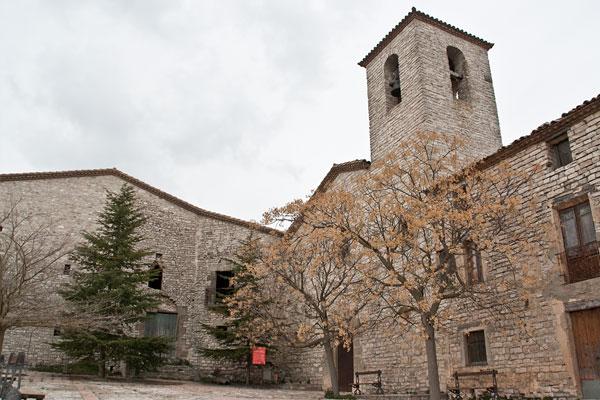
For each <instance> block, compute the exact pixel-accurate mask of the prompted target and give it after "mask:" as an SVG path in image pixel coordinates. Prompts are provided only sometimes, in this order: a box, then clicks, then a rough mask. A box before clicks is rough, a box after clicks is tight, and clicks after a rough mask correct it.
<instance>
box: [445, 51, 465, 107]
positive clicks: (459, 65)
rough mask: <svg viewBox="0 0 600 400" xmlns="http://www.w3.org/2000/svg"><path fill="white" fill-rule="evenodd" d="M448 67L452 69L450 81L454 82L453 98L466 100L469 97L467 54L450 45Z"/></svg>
mask: <svg viewBox="0 0 600 400" xmlns="http://www.w3.org/2000/svg"><path fill="white" fill-rule="evenodd" d="M446 53H447V54H448V67H449V69H450V82H451V84H452V98H453V99H454V100H466V99H467V98H468V86H467V62H466V61H465V56H464V54H463V53H462V51H460V50H459V49H457V48H456V47H452V46H448V48H447V49H446Z"/></svg>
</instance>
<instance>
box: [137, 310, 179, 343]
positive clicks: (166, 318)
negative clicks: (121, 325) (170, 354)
mask: <svg viewBox="0 0 600 400" xmlns="http://www.w3.org/2000/svg"><path fill="white" fill-rule="evenodd" d="M144 336H151V337H155V336H163V337H170V338H175V337H177V314H174V313H161V312H154V313H147V314H146V323H145V324H144Z"/></svg>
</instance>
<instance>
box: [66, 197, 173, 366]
mask: <svg viewBox="0 0 600 400" xmlns="http://www.w3.org/2000/svg"><path fill="white" fill-rule="evenodd" d="M135 203H136V199H135V192H134V189H133V187H131V186H129V185H123V186H122V187H121V189H120V190H119V191H118V192H116V193H113V192H110V191H109V192H107V201H106V204H105V206H104V209H103V211H102V212H101V213H100V214H99V216H98V221H97V223H98V226H99V227H98V229H97V230H96V231H94V232H84V233H83V238H84V242H83V243H81V244H80V245H79V246H77V247H76V248H75V251H74V252H73V254H72V256H71V260H72V262H73V263H74V264H75V265H77V266H79V268H78V270H77V271H75V272H74V274H73V280H72V281H71V282H70V283H69V284H67V285H66V286H65V287H64V288H63V289H62V290H61V295H62V296H63V298H64V299H65V300H67V304H68V305H70V306H71V307H72V311H73V312H74V313H77V314H79V315H86V314H87V315H88V316H89V321H90V323H89V325H88V326H87V327H86V328H85V329H82V328H81V327H77V328H72V329H67V330H66V331H65V332H64V333H63V335H62V340H61V341H60V342H59V343H57V344H56V345H55V347H57V348H59V349H60V350H62V351H64V352H65V353H66V354H67V355H69V356H71V357H74V358H76V359H80V360H82V359H85V360H89V361H95V362H96V363H97V364H98V373H99V375H100V376H102V377H104V376H105V375H106V366H107V363H108V362H112V363H118V362H120V361H124V362H125V366H126V369H129V370H133V371H136V372H139V371H144V370H150V369H153V368H155V367H157V366H158V365H160V364H161V363H162V362H163V360H164V357H163V354H164V353H166V352H168V351H169V348H170V339H167V338H163V337H140V336H138V335H136V334H135V333H136V330H135V328H136V324H138V323H140V322H142V321H143V320H144V318H145V317H146V311H147V310H150V309H153V308H155V307H156V306H158V304H159V299H158V297H157V295H156V294H155V293H153V292H152V291H149V290H147V289H146V286H147V282H148V281H149V279H151V278H152V277H153V274H155V273H156V272H155V271H153V270H152V269H150V268H148V266H147V263H145V262H144V260H145V259H146V257H147V256H148V255H149V254H150V252H149V251H147V250H146V249H144V248H142V247H141V244H142V242H143V240H144V236H143V235H142V234H141V233H140V232H139V230H140V228H141V227H142V226H143V225H144V223H145V221H146V218H145V217H144V215H143V214H142V212H141V210H140V209H139V208H138V207H137V206H136V204H135Z"/></svg>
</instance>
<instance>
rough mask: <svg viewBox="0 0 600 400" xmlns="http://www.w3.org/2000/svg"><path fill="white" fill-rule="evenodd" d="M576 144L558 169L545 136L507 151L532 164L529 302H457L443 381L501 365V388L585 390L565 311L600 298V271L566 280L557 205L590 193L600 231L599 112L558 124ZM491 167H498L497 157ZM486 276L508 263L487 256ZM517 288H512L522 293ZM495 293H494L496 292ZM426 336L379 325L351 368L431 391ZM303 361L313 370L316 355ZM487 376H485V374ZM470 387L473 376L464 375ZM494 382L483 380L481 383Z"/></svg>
mask: <svg viewBox="0 0 600 400" xmlns="http://www.w3.org/2000/svg"><path fill="white" fill-rule="evenodd" d="M564 132H566V133H567V134H568V138H569V141H570V144H571V151H572V155H573V162H572V163H570V164H568V165H566V166H563V167H559V168H555V167H554V166H553V165H552V162H551V161H552V153H551V151H552V150H551V146H550V144H549V143H548V142H545V141H542V142H540V143H537V144H534V145H532V146H529V147H526V148H523V149H522V150H520V151H518V152H517V153H516V154H514V155H512V156H510V157H509V158H508V160H507V161H508V163H509V164H510V165H512V166H513V167H515V168H518V169H519V170H522V171H533V169H534V167H536V166H538V167H540V169H539V170H538V172H536V173H535V175H534V176H533V179H532V181H531V183H530V185H529V186H528V187H527V188H526V189H525V191H524V194H525V198H526V199H527V200H528V201H533V203H534V204H536V207H535V209H534V210H533V211H532V212H533V216H532V217H533V220H534V221H535V224H534V225H532V226H530V227H527V229H528V234H529V237H530V240H531V242H532V243H533V242H535V243H537V244H538V245H539V246H540V247H539V252H538V256H537V259H536V260H535V262H534V263H531V264H527V265H525V264H523V265H518V266H517V271H516V272H517V279H518V280H519V281H523V278H524V277H525V275H527V276H529V277H534V281H533V282H531V281H528V282H527V290H526V292H525V298H526V301H523V302H520V303H517V304H520V306H518V307H514V308H513V311H512V312H503V313H501V314H499V315H498V314H494V318H491V319H490V317H489V314H488V313H486V312H484V311H482V310H479V309H477V308H475V307H472V306H469V305H468V304H464V303H458V304H457V303H455V304H454V305H453V308H454V310H455V312H454V315H453V317H452V319H451V321H450V322H449V323H448V324H447V326H446V327H445V328H444V329H442V330H440V331H439V332H438V336H437V340H438V342H437V351H438V359H439V364H440V365H439V368H440V379H441V381H442V390H445V389H446V387H447V386H452V385H453V380H452V374H453V373H454V372H455V371H458V372H469V371H478V370H480V369H488V368H494V369H497V370H498V371H499V374H498V383H499V387H500V389H501V391H502V392H504V393H506V394H511V393H525V394H527V395H531V396H554V397H577V396H580V394H581V393H580V384H579V375H578V374H579V372H578V367H577V360H576V355H575V348H574V343H573V332H572V330H571V327H570V320H569V311H574V310H579V309H586V308H592V307H598V306H599V305H600V278H593V279H589V280H586V281H582V282H577V283H572V284H567V283H566V280H565V276H566V266H565V265H564V263H563V262H562V261H561V258H560V257H559V254H560V253H562V252H563V251H564V250H563V248H564V247H563V243H562V234H561V229H560V222H559V217H558V210H559V209H560V208H562V207H564V206H568V205H572V204H573V203H574V202H578V201H581V200H584V199H588V200H589V202H590V204H591V206H592V213H593V218H594V222H595V228H596V236H597V238H600V153H599V152H598V149H599V148H600V112H595V113H593V114H591V115H589V116H587V117H585V118H584V119H583V120H581V121H579V122H577V123H575V124H574V125H572V126H570V127H569V128H568V129H565V130H564V131H561V133H564ZM490 168H494V166H493V165H492V166H491V167H490ZM360 173H368V172H354V173H344V174H340V175H339V176H338V177H337V178H336V180H335V182H334V183H333V184H332V185H333V186H338V185H340V186H345V187H348V185H351V184H352V183H351V182H352V178H353V177H354V176H356V175H357V174H360ZM484 271H485V273H484V274H485V279H486V282H489V283H493V281H494V279H495V277H497V276H499V275H501V274H505V273H506V272H507V269H506V266H505V265H501V264H494V263H492V262H491V261H490V260H485V259H484ZM516 295H517V293H514V296H516ZM496 300H498V299H496ZM475 329H483V330H484V331H485V336H486V347H487V349H486V350H487V358H488V362H487V364H486V365H478V366H476V367H473V366H467V363H466V360H465V351H466V350H465V334H466V333H467V332H470V331H472V330H475ZM422 337H423V336H422V335H421V334H420V333H419V332H417V331H416V330H409V331H406V332H400V331H398V332H391V333H390V332H382V331H380V332H378V331H374V332H371V333H369V335H364V336H362V337H357V338H355V340H354V370H355V371H359V370H377V369H381V370H382V371H383V382H384V386H385V387H386V390H387V392H391V391H394V392H400V393H407V392H424V391H426V390H427V388H428V385H427V364H426V357H425V347H424V342H423V338H422ZM319 357H321V358H322V354H315V359H313V360H312V361H310V362H307V367H306V368H307V370H314V367H313V364H314V362H315V360H316V359H318V358H319ZM485 379H488V382H489V377H488V378H485ZM465 383H466V385H467V386H469V385H473V384H474V383H475V382H470V383H469V382H468V381H466V382H465ZM480 384H483V385H484V386H487V385H489V383H486V382H485V381H483V382H480Z"/></svg>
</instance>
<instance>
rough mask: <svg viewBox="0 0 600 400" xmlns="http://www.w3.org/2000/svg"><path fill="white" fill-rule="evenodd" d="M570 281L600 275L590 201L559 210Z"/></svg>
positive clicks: (599, 259)
mask: <svg viewBox="0 0 600 400" xmlns="http://www.w3.org/2000/svg"><path fill="white" fill-rule="evenodd" d="M559 215H560V225H561V231H562V237H563V242H564V248H565V252H564V254H563V259H564V261H565V263H566V265H567V275H568V281H569V282H570V283H572V282H579V281H583V280H586V279H591V278H596V277H599V276H600V255H599V251H598V241H597V240H596V229H595V227H594V220H593V218H592V210H591V208H590V203H589V202H588V201H586V202H583V203H580V204H577V205H575V206H573V207H569V208H565V209H564V210H561V211H560V212H559Z"/></svg>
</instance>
